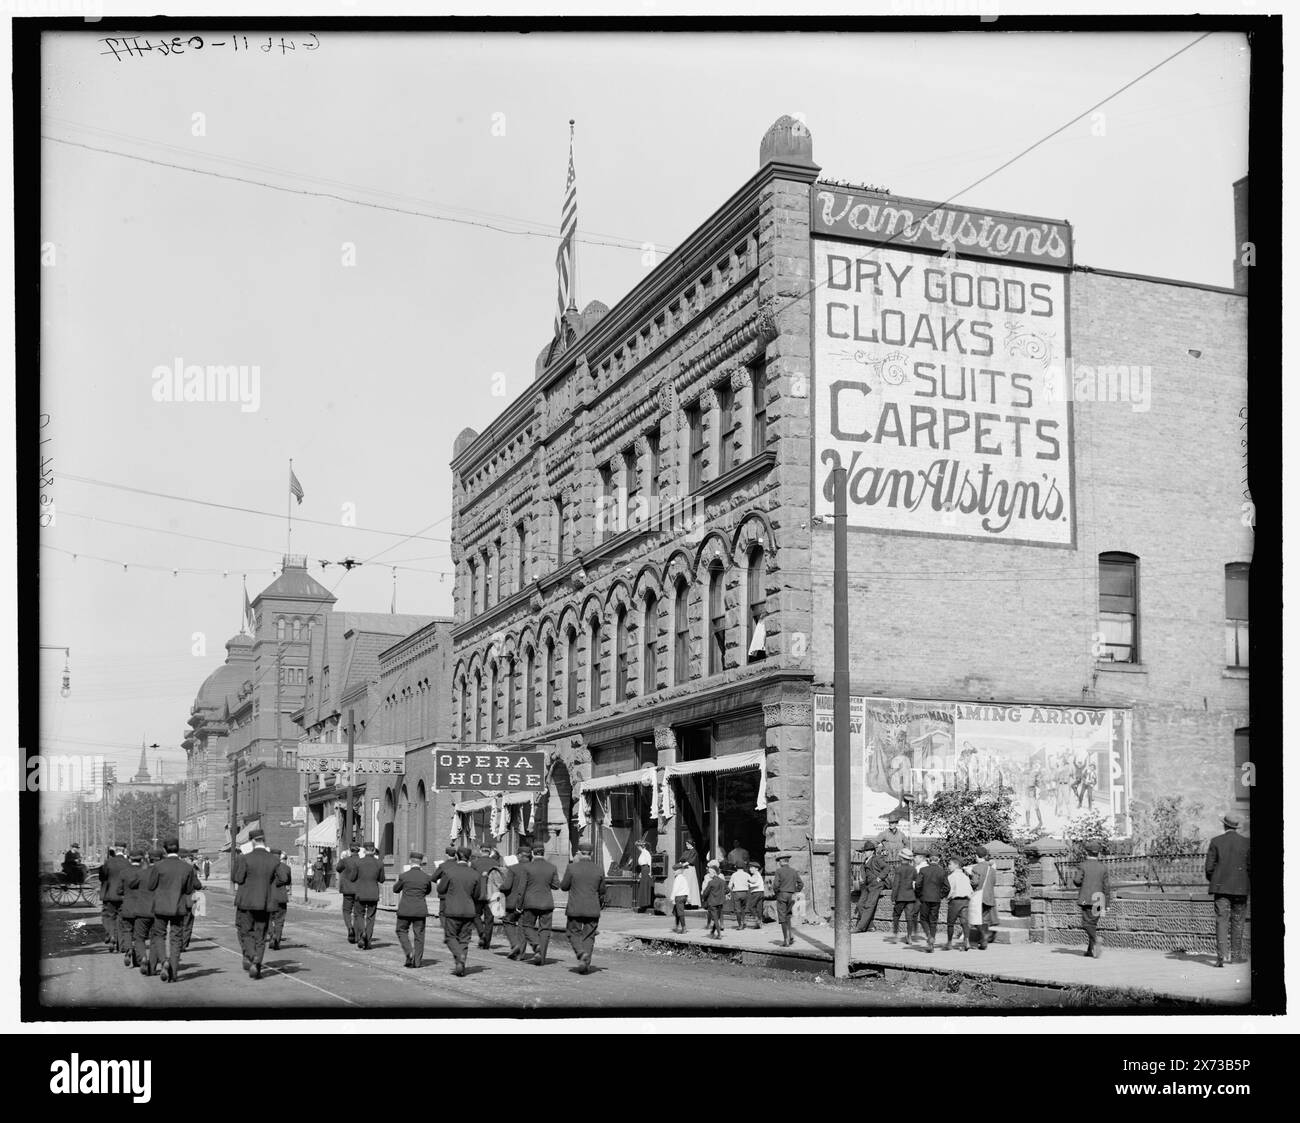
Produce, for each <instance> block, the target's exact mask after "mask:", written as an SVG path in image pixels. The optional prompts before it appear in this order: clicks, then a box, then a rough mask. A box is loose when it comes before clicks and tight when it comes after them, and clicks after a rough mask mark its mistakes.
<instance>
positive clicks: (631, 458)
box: [623, 445, 641, 527]
mask: <svg viewBox="0 0 1300 1123" xmlns="http://www.w3.org/2000/svg"><path fill="white" fill-rule="evenodd" d="M638 503H639V499H638V495H637V486H636V446H635V445H634V446H633V447H631V448H628V449H624V450H623V510H624V517H623V526H625V527H629V526H632V525H633V524H634V523H636V522H638V521H640V520H639V516H640V514H641V512H640V511H638V510H637V506H638Z"/></svg>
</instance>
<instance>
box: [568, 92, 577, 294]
mask: <svg viewBox="0 0 1300 1123" xmlns="http://www.w3.org/2000/svg"><path fill="white" fill-rule="evenodd" d="M573 124H574V122H573V118H572V117H570V118H569V163H571V164H572V163H573ZM574 167H575V170H576V167H577V165H576V164H575V165H574ZM577 307H578V217H577V215H576V214H575V215H574V218H573V283H572V284H571V285H570V286H569V308H572V309H574V310H576V309H577Z"/></svg>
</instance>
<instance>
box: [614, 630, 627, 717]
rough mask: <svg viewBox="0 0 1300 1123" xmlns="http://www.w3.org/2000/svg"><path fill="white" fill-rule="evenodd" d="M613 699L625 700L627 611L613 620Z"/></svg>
mask: <svg viewBox="0 0 1300 1123" xmlns="http://www.w3.org/2000/svg"><path fill="white" fill-rule="evenodd" d="M614 701H615V702H626V701H627V613H625V612H623V611H621V610H620V611H619V613H618V617H617V619H615V621H614Z"/></svg>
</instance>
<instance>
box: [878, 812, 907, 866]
mask: <svg viewBox="0 0 1300 1123" xmlns="http://www.w3.org/2000/svg"><path fill="white" fill-rule="evenodd" d="M898 821H899V814H898V812H894V813H893V814H892V815H890V816H889V827H888V829H887V830H883V831H881V832H880V833H879V834H878V835H876V850H877V851H878V852H879V853H880V855H881V857H883V858H884V859H885V861H886V862H890V863H892V862H896V861H897V860H898V858H899V855H900V854H901V852H902V851H903V850H904V849H905V848H906V847H907V835H905V834H904V833H903V832H902V830H901V829H899V826H898ZM909 860H910V859H909Z"/></svg>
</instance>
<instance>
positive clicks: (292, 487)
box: [289, 465, 302, 507]
mask: <svg viewBox="0 0 1300 1123" xmlns="http://www.w3.org/2000/svg"><path fill="white" fill-rule="evenodd" d="M289 492H290V493H291V494H292V495H293V497H294V498H295V499H296V500H298V506H299V507H301V506H302V484H300V483H299V482H298V477H297V476H296V475H294V471H293V465H290V466H289Z"/></svg>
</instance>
